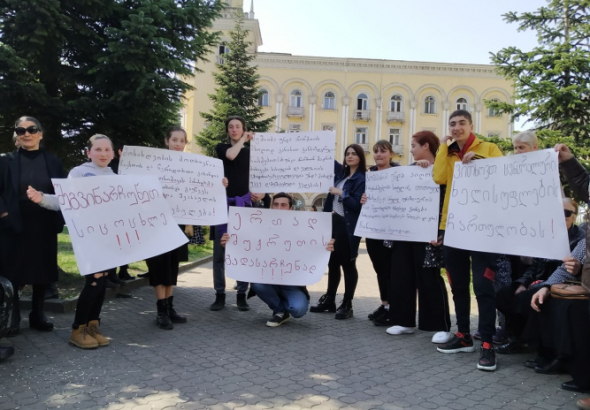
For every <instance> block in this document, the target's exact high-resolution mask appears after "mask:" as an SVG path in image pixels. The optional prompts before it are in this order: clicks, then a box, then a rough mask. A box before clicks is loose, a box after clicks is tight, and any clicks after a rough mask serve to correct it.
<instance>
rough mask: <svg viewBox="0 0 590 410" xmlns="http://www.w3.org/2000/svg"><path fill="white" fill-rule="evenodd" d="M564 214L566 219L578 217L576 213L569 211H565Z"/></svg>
mask: <svg viewBox="0 0 590 410" xmlns="http://www.w3.org/2000/svg"><path fill="white" fill-rule="evenodd" d="M563 213H564V214H565V217H566V218H569V217H570V216H572V215H576V213H575V212H574V211H570V210H569V209H564V210H563Z"/></svg>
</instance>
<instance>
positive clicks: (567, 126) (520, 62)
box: [486, 0, 590, 158]
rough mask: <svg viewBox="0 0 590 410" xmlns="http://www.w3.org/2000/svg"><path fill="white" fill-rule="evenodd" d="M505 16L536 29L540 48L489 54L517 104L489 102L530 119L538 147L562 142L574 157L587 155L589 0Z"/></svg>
mask: <svg viewBox="0 0 590 410" xmlns="http://www.w3.org/2000/svg"><path fill="white" fill-rule="evenodd" d="M504 19H505V20H506V21H507V22H508V23H517V24H518V30H519V31H524V30H534V31H536V32H537V39H538V42H539V46H538V47H535V48H534V49H533V50H532V51H522V50H520V49H518V48H516V47H508V48H504V49H502V50H500V51H499V52H498V53H496V54H494V53H491V54H492V61H493V62H494V64H496V66H497V69H498V72H499V73H500V74H502V75H504V76H505V77H506V78H507V79H510V80H512V81H514V84H515V101H516V102H515V103H513V104H509V103H493V102H490V101H487V102H486V103H487V105H488V106H489V107H494V108H497V109H499V110H500V111H501V112H506V113H509V114H511V115H512V116H513V117H516V116H521V115H522V116H526V117H529V118H530V119H529V121H530V122H532V123H533V126H534V128H536V129H537V130H538V131H540V132H538V134H539V136H540V137H541V140H542V142H541V145H543V146H545V145H546V143H547V144H550V143H555V142H557V141H560V142H561V141H563V142H566V143H569V145H570V146H571V148H572V149H574V150H575V151H576V155H577V156H579V157H582V158H584V157H585V158H588V153H589V152H590V151H589V148H590V139H589V138H588V137H589V135H590V111H589V104H588V103H589V102H590V100H589V97H588V87H589V86H590V0H550V1H548V5H547V6H546V7H541V8H539V9H538V10H536V11H534V12H530V13H522V14H517V13H514V12H511V13H507V14H505V15H504ZM572 143H573V145H572Z"/></svg>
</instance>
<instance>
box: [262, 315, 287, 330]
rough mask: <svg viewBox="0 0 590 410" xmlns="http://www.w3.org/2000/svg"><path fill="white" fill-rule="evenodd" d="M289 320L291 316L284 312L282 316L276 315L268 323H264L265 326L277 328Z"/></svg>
mask: <svg viewBox="0 0 590 410" xmlns="http://www.w3.org/2000/svg"><path fill="white" fill-rule="evenodd" d="M290 319H291V315H289V312H285V313H283V314H278V313H277V314H275V315H273V316H272V318H270V319H269V321H268V322H266V326H268V327H279V326H280V325H282V324H283V323H287V322H288V321H289V320H290Z"/></svg>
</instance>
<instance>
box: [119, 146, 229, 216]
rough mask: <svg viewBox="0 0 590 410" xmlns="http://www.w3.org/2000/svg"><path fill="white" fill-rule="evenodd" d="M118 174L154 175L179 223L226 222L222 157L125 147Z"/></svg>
mask: <svg viewBox="0 0 590 410" xmlns="http://www.w3.org/2000/svg"><path fill="white" fill-rule="evenodd" d="M119 174H122V175H129V174H136V175H155V176H157V177H158V179H159V180H160V183H161V184H162V192H163V193H164V197H165V198H166V200H168V203H169V204H170V208H171V209H172V215H174V219H175V220H176V223H178V224H181V225H219V224H224V223H226V222H227V196H226V193H225V188H224V186H223V183H222V180H223V162H222V161H221V160H220V159H215V158H210V157H206V156H203V155H198V154H191V153H189V152H179V151H172V150H165V149H158V148H148V147H133V146H125V148H124V149H123V154H122V155H121V161H120V162H119Z"/></svg>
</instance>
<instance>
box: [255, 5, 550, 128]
mask: <svg viewBox="0 0 590 410" xmlns="http://www.w3.org/2000/svg"><path fill="white" fill-rule="evenodd" d="M545 5H547V0H493V1H491V0H446V1H441V0H254V12H255V17H256V18H257V19H258V20H259V22H260V31H261V33H262V41H263V45H262V47H260V48H259V51H261V52H278V53H290V54H294V55H306V56H318V57H349V58H371V59H385V60H410V61H430V62H445V63H470V64H490V63H491V60H490V52H493V53H496V52H498V51H500V50H501V49H502V48H505V47H510V46H515V47H518V48H520V49H522V50H526V51H528V50H531V49H533V48H534V47H535V46H536V45H537V38H536V33H535V32H532V31H524V32H519V31H518V30H517V28H518V27H517V25H516V24H514V23H512V24H508V23H506V22H505V21H504V19H503V17H502V14H505V13H507V12H509V11H515V12H519V13H521V12H525V11H534V10H537V9H538V8H539V7H541V6H545ZM244 9H245V10H246V11H249V10H250V0H244ZM525 120H526V118H521V119H520V120H519V121H518V122H517V123H516V124H515V125H516V126H515V129H517V130H518V129H526V128H528V126H527V125H524V121H525Z"/></svg>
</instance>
